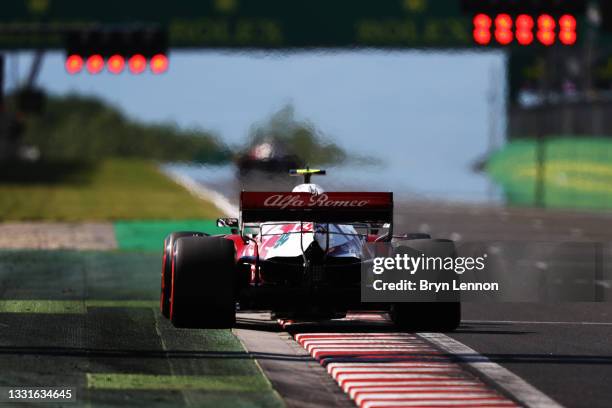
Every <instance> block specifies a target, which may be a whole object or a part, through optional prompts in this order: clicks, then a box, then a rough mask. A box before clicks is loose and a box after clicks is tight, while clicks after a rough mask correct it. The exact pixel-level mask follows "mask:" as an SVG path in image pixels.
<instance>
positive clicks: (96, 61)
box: [87, 54, 104, 74]
mask: <svg viewBox="0 0 612 408" xmlns="http://www.w3.org/2000/svg"><path fill="white" fill-rule="evenodd" d="M103 69H104V58H102V56H101V55H98V54H95V55H92V56H91V57H89V58H87V71H89V73H90V74H99V73H100V71H102V70H103Z"/></svg>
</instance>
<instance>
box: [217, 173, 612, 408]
mask: <svg viewBox="0 0 612 408" xmlns="http://www.w3.org/2000/svg"><path fill="white" fill-rule="evenodd" d="M281 183H282V182H281ZM247 184H248V183H247ZM277 186H278V184H277V183H276V182H275V181H271V182H269V183H267V185H264V186H261V185H259V184H255V183H252V184H251V185H250V186H249V185H247V188H258V189H260V190H268V189H274V188H276V187H277ZM209 187H211V188H216V189H219V191H221V192H222V193H223V194H225V195H227V196H228V197H232V196H233V197H236V196H237V190H238V189H239V187H237V185H231V184H224V185H219V184H217V185H215V184H211V185H210V186H209ZM282 187H286V186H285V185H284V184H282ZM610 225H612V214H610V213H583V212H572V211H559V210H542V209H520V208H519V209H506V208H501V207H488V206H472V205H454V204H448V205H440V204H439V203H432V202H423V201H414V202H413V201H401V202H398V201H397V200H396V203H395V230H396V231H397V232H427V233H430V234H431V235H432V236H434V237H438V238H449V239H453V240H456V241H458V242H460V243H465V242H470V243H497V244H501V245H504V244H505V245H507V246H508V248H510V249H512V248H516V247H517V246H518V247H520V246H527V247H529V248H532V249H533V251H532V254H531V256H532V257H531V258H529V259H524V258H523V259H520V258H521V255H522V256H524V255H525V254H524V252H522V253H520V254H519V253H516V254H512V252H511V251H510V253H509V254H508V257H509V258H514V260H515V261H517V260H519V261H523V264H522V265H518V264H517V265H513V266H514V267H515V268H514V269H511V270H510V273H511V274H513V273H516V274H519V273H520V272H521V270H520V268H523V267H525V263H527V264H528V265H527V267H532V266H533V265H538V266H539V265H540V264H542V263H544V264H545V265H547V266H548V267H550V268H552V269H553V270H564V269H571V270H573V271H577V272H578V273H579V274H580V273H584V274H590V273H592V269H594V268H596V269H598V270H599V274H600V276H599V278H600V279H602V281H603V282H604V283H605V284H606V285H607V286H606V285H604V288H603V290H602V293H599V294H598V299H599V300H605V301H606V302H602V303H594V302H586V303H583V302H580V303H577V302H564V303H547V302H546V299H544V303H542V302H538V303H485V304H480V303H466V304H465V305H464V309H463V319H464V322H463V323H462V325H461V327H460V328H459V329H458V330H457V331H456V332H455V333H448V335H449V336H450V337H451V338H453V339H455V340H458V341H460V342H461V343H463V344H465V345H466V346H469V347H470V348H472V349H474V350H475V351H477V352H478V353H480V354H481V355H483V356H485V357H488V358H489V359H490V360H491V361H493V362H495V363H497V364H499V365H501V366H502V367H504V368H507V369H508V370H509V371H511V372H512V373H515V374H517V375H518V376H519V377H520V378H522V379H524V380H525V381H526V382H528V383H529V384H531V385H533V386H535V387H536V388H537V389H539V390H541V391H542V392H543V393H545V394H546V395H547V396H549V397H551V398H552V399H554V400H555V401H556V402H558V403H559V404H561V405H563V406H567V407H602V408H609V407H610V406H612V387H611V386H610V384H612V382H611V381H612V303H609V302H610V300H612V297H611V296H610V285H609V283H610V282H611V280H610V279H611V277H612V250H611V248H610V243H612V228H610ZM551 245H552V246H554V248H555V249H556V252H553V253H552V254H551V253H550V252H549V253H546V254H545V253H542V252H543V251H541V250H540V248H548V247H550V246H551ZM593 248H596V251H595V253H596V259H595V260H594V259H593ZM568 253H569V254H570V255H567V254H568ZM312 330H317V328H312Z"/></svg>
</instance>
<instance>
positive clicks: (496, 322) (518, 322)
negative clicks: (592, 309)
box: [462, 320, 612, 326]
mask: <svg viewBox="0 0 612 408" xmlns="http://www.w3.org/2000/svg"><path fill="white" fill-rule="evenodd" d="M462 322H463V323H468V324H470V323H477V324H478V323H486V324H559V325H578V326H589V325H593V326H612V322H538V321H535V320H462Z"/></svg>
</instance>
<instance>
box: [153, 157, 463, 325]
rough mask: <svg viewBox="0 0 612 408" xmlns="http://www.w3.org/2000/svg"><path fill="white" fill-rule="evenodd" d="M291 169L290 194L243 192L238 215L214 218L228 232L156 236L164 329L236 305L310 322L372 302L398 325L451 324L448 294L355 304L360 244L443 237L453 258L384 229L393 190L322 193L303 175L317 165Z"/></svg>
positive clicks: (232, 316)
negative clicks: (444, 298) (298, 179)
mask: <svg viewBox="0 0 612 408" xmlns="http://www.w3.org/2000/svg"><path fill="white" fill-rule="evenodd" d="M291 173H292V174H293V175H298V176H304V183H303V184H300V185H298V186H296V187H295V188H294V189H293V191H292V192H245V191H243V192H242V193H241V197H240V218H239V219H235V218H221V219H219V220H218V225H220V226H225V227H229V228H230V229H231V233H230V234H226V235H214V236H213V235H208V234H205V233H202V232H196V231H182V232H174V233H172V234H170V235H169V236H168V237H167V238H166V239H165V241H164V253H163V261H162V279H161V300H160V308H161V312H162V314H163V315H164V316H166V317H168V318H169V319H170V321H171V322H172V324H173V325H174V326H176V327H188V328H229V327H232V326H233V325H234V324H235V322H236V309H237V308H239V309H240V310H271V311H272V312H273V313H274V314H276V315H277V316H291V317H294V318H299V317H310V318H312V317H316V318H318V319H320V318H330V317H339V316H342V314H343V313H344V314H345V313H346V312H347V311H349V310H372V309H374V310H386V311H388V312H389V315H390V317H391V319H392V320H393V322H394V323H395V324H396V325H397V326H399V328H401V329H405V330H414V329H419V330H424V329H427V330H443V331H450V330H454V329H455V328H456V327H457V326H458V325H459V323H460V319H461V316H460V315H461V305H460V303H459V302H458V301H450V302H431V303H425V302H420V303H402V302H399V303H391V304H377V303H362V302H361V291H360V289H361V287H360V284H361V264H362V257H363V254H362V251H363V247H364V243H366V242H393V241H397V240H401V241H402V242H403V245H408V246H414V247H416V248H418V251H419V252H420V253H425V254H427V253H428V252H432V251H433V252H435V251H438V253H439V250H438V248H437V246H439V244H440V243H444V244H445V247H446V248H448V245H449V243H450V244H451V248H452V250H451V252H453V253H449V254H447V255H448V256H455V254H454V244H452V241H448V240H433V239H431V238H430V237H429V235H427V234H418V233H417V234H403V235H394V234H393V193H387V192H325V191H324V190H323V189H322V188H321V187H320V186H318V185H316V184H312V183H311V182H310V181H311V180H310V179H311V176H313V175H323V174H325V171H324V170H312V169H304V170H292V171H291ZM417 244H418V245H417ZM447 252H448V251H447Z"/></svg>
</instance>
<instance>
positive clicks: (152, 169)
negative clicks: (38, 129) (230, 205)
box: [0, 159, 221, 221]
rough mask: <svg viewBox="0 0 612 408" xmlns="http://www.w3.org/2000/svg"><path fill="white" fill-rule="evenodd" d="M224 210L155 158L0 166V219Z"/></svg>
mask: <svg viewBox="0 0 612 408" xmlns="http://www.w3.org/2000/svg"><path fill="white" fill-rule="evenodd" d="M41 174H44V175H45V177H40V175H41ZM220 215H221V214H220V213H219V210H218V209H217V208H215V207H214V206H213V204H211V203H209V202H207V201H202V200H200V199H198V198H196V197H194V196H193V195H191V194H190V193H189V192H187V191H186V190H185V189H183V188H182V187H181V186H179V185H178V184H176V183H174V182H173V181H171V180H170V179H168V178H167V177H166V176H165V175H164V174H162V173H161V172H160V171H159V170H158V168H157V166H156V165H155V164H153V163H151V162H150V161H144V160H136V159H129V160H127V159H111V160H104V161H100V162H97V163H96V164H93V165H92V164H87V165H81V164H78V163H65V162H61V163H54V162H38V163H21V164H6V165H5V166H0V221H22V220H44V221H86V220H133V219H151V220H173V219H188V220H195V219H214V218H216V217H217V216H220Z"/></svg>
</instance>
